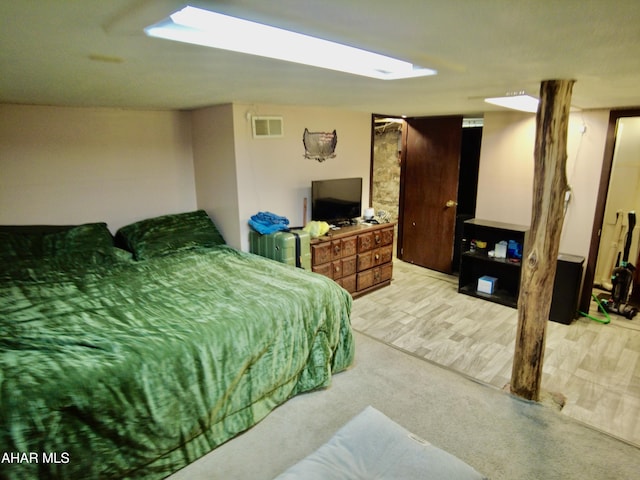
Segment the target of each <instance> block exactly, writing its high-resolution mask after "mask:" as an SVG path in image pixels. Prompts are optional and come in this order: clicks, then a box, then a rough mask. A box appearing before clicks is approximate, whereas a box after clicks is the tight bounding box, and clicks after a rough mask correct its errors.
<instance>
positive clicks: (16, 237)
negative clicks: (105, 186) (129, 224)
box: [0, 223, 113, 261]
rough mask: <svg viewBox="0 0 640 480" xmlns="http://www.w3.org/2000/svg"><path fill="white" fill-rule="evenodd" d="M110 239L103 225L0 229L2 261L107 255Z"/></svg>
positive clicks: (111, 245)
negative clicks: (76, 255) (87, 254)
mask: <svg viewBox="0 0 640 480" xmlns="http://www.w3.org/2000/svg"><path fill="white" fill-rule="evenodd" d="M112 249H113V237H112V236H111V232H109V229H108V228H107V224H106V223H87V224H83V225H17V226H1V227H0V258H1V259H2V260H10V261H17V260H38V259H42V258H49V257H55V256H60V255H68V254H76V253H86V252H96V251H98V252H101V253H110V252H111V250H112Z"/></svg>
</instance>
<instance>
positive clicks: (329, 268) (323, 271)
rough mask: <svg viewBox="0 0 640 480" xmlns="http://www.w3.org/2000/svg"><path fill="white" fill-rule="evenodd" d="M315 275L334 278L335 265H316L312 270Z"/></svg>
mask: <svg viewBox="0 0 640 480" xmlns="http://www.w3.org/2000/svg"><path fill="white" fill-rule="evenodd" d="M311 270H312V271H314V272H315V273H319V274H320V275H324V276H325V277H329V278H333V264H332V263H323V264H322V265H314V266H313V267H312V268H311Z"/></svg>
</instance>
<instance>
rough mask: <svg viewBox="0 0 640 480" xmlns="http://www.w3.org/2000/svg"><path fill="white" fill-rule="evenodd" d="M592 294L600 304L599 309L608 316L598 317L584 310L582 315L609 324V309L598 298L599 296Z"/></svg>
mask: <svg viewBox="0 0 640 480" xmlns="http://www.w3.org/2000/svg"><path fill="white" fill-rule="evenodd" d="M591 296H592V297H593V299H594V300H595V301H596V303H597V304H598V309H599V310H600V311H601V312H602V313H604V316H605V317H606V318H598V317H594V316H592V315H589V314H588V313H584V312H580V315H582V316H583V317H587V318H590V319H591V320H593V321H594V322H598V323H603V324H605V325H606V324H607V323H611V317H610V316H609V313H608V312H607V310H606V309H605V308H604V306H603V305H602V303H600V300H599V299H598V297H596V296H595V295H594V294H593V293H592V294H591Z"/></svg>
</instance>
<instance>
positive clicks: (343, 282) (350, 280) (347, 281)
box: [337, 274, 357, 293]
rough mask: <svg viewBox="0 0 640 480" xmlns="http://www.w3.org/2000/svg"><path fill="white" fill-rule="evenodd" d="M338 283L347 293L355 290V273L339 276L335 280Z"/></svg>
mask: <svg viewBox="0 0 640 480" xmlns="http://www.w3.org/2000/svg"><path fill="white" fill-rule="evenodd" d="M337 282H338V285H340V286H341V287H342V288H344V289H345V290H346V291H347V292H349V293H354V292H356V290H357V288H356V275H355V274H353V275H349V276H348V277H344V278H341V279H340V280H338V281H337Z"/></svg>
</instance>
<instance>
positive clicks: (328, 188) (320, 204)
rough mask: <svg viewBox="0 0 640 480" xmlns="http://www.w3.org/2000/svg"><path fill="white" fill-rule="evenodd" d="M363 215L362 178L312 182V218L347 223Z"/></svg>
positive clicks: (333, 223)
mask: <svg viewBox="0 0 640 480" xmlns="http://www.w3.org/2000/svg"><path fill="white" fill-rule="evenodd" d="M360 215H362V178H338V179H331V180H314V181H312V182H311V220H316V221H324V222H327V223H329V224H332V225H347V224H349V223H351V220H352V219H354V218H357V217H359V216H360Z"/></svg>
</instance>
